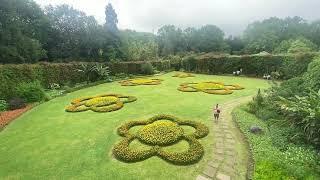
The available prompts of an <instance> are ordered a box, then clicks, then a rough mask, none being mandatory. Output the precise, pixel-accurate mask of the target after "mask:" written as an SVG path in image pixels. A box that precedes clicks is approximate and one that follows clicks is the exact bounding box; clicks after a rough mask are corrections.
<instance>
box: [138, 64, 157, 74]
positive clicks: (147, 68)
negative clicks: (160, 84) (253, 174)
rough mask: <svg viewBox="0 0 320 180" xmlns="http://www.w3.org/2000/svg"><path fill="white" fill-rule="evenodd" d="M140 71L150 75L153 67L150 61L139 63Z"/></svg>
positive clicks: (152, 72)
mask: <svg viewBox="0 0 320 180" xmlns="http://www.w3.org/2000/svg"><path fill="white" fill-rule="evenodd" d="M141 73H142V74H147V75H151V74H154V68H153V66H152V64H151V63H150V62H146V63H144V64H142V65H141Z"/></svg>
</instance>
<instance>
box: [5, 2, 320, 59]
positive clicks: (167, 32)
mask: <svg viewBox="0 0 320 180" xmlns="http://www.w3.org/2000/svg"><path fill="white" fill-rule="evenodd" d="M105 14H106V21H105V24H103V25H100V24H98V22H97V20H96V19H95V18H94V17H93V16H87V15H86V14H85V13H84V12H82V11H79V10H77V9H74V8H73V7H71V6H68V5H59V6H55V7H53V6H47V7H45V8H44V9H41V8H40V6H39V5H38V4H36V3H35V2H34V1H33V0H1V3H0V63H35V62H38V61H48V62H69V61H71V60H72V61H74V60H79V61H98V62H108V61H147V60H148V61H151V60H156V59H159V57H160V58H161V57H166V56H169V55H177V54H184V53H186V52H196V53H199V52H217V53H228V54H229V53H230V54H254V53H260V52H263V51H266V52H269V53H277V54H278V53H288V52H289V53H298V52H310V51H317V50H318V47H319V45H320V21H314V22H312V23H309V22H307V21H306V20H304V19H302V18H300V17H288V18H285V19H279V18H275V17H274V18H269V19H266V20H263V21H257V22H254V23H252V24H250V25H248V27H247V29H246V30H245V31H244V33H243V35H242V36H239V37H232V36H230V37H227V38H226V37H225V34H224V32H223V31H222V30H221V29H220V28H218V27H217V26H215V25H205V26H203V27H200V28H193V27H190V28H186V29H180V28H177V27H175V26H174V25H165V26H163V27H161V28H160V29H159V30H158V32H157V34H152V33H142V32H135V31H131V30H119V29H118V28H117V23H118V19H117V14H116V11H115V10H114V9H113V7H112V5H111V4H108V5H107V6H106V9H105Z"/></svg>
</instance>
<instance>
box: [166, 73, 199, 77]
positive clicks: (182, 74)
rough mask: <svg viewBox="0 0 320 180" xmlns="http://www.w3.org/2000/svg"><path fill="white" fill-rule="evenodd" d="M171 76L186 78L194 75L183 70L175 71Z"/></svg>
mask: <svg viewBox="0 0 320 180" xmlns="http://www.w3.org/2000/svg"><path fill="white" fill-rule="evenodd" d="M172 77H178V78H188V77H195V76H194V75H193V74H190V73H185V72H177V73H176V74H175V75H173V76H172Z"/></svg>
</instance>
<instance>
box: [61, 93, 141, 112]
mask: <svg viewBox="0 0 320 180" xmlns="http://www.w3.org/2000/svg"><path fill="white" fill-rule="evenodd" d="M136 100H137V98H136V97H134V96H122V95H119V94H105V95H100V96H92V97H84V98H80V99H75V100H73V101H72V102H71V105H70V106H67V107H66V111H67V112H83V111H88V110H92V111H94V112H112V111H116V110H119V109H121V108H122V107H123V106H124V103H130V102H134V101H136Z"/></svg>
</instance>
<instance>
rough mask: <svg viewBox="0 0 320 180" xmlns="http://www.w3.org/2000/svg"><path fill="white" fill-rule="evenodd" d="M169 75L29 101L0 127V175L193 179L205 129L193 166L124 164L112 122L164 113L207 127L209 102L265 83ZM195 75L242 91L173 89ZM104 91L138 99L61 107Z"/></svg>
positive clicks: (209, 140) (209, 143) (209, 141)
mask: <svg viewBox="0 0 320 180" xmlns="http://www.w3.org/2000/svg"><path fill="white" fill-rule="evenodd" d="M172 75H174V73H168V74H165V75H162V76H157V77H156V78H160V79H163V80H164V81H162V82H161V84H160V85H156V86H146V85H144V86H133V87H124V86H121V85H120V84H119V83H117V82H114V83H108V84H102V85H98V86H95V87H91V88H87V89H83V90H80V91H76V92H73V93H71V94H68V95H66V96H63V97H58V98H56V99H53V100H51V101H49V102H46V103H43V104H41V105H39V106H37V107H35V108H34V109H32V110H31V111H29V112H27V113H26V114H24V115H23V116H22V117H20V118H19V119H17V120H15V121H14V122H13V123H11V124H10V125H9V126H8V127H7V128H5V129H4V130H3V131H2V132H0V144H1V146H0V179H3V178H4V179H6V178H7V179H20V178H24V179H48V178H49V179H60V178H63V179H67V178H74V179H79V178H86V179H98V178H102V179H195V177H196V176H197V175H198V174H199V173H200V172H201V171H202V170H203V168H204V166H205V165H206V163H207V162H208V161H209V160H210V159H211V158H212V150H213V143H214V139H213V133H212V132H210V133H209V135H208V136H207V137H205V138H203V139H199V141H200V142H201V144H202V145H203V146H204V149H205V155H204V157H203V159H202V160H201V161H200V162H199V163H197V164H194V165H189V166H176V165H172V164H169V163H167V162H165V161H163V160H162V159H160V158H158V157H152V158H150V159H148V160H145V161H142V162H138V163H131V164H128V163H123V162H120V161H118V160H116V159H115V158H113V156H112V147H113V145H114V144H115V143H116V142H118V141H119V140H120V139H121V137H120V136H119V135H117V127H119V126H121V125H122V124H123V123H124V122H127V121H131V120H145V119H147V118H149V117H152V116H154V115H157V114H171V115H174V116H177V117H180V118H183V119H189V120H194V121H200V122H202V123H204V124H206V125H207V126H208V127H209V128H210V127H212V125H213V123H212V115H211V113H212V110H211V109H212V106H213V104H216V103H223V102H226V101H228V100H231V99H235V98H239V97H242V96H248V95H252V94H255V93H256V92H257V89H258V88H267V87H269V85H268V83H267V82H266V81H264V80H258V79H253V78H241V77H232V76H230V77H228V76H226V77H224V76H210V75H196V77H194V78H187V79H180V78H174V77H171V76H172ZM202 81H218V82H225V83H228V84H239V85H241V86H243V87H245V88H246V89H244V90H240V91H235V92H234V93H233V94H231V95H225V96H224V95H211V94H206V93H202V92H194V93H188V92H180V91H178V90H177V88H178V86H179V85H180V84H181V83H184V82H202ZM106 93H120V94H122V95H130V96H135V97H137V98H138V100H137V101H136V102H132V103H129V104H126V105H125V106H124V107H123V108H122V109H120V110H118V111H115V112H111V113H96V112H92V111H86V112H81V113H68V112H65V107H66V106H67V105H69V104H70V101H71V100H73V99H75V98H79V97H83V96H94V95H100V94H106ZM222 110H223V107H222ZM188 131H192V129H189V130H188ZM132 146H136V144H133V145H132ZM186 147H188V144H186V143H185V142H181V143H179V144H177V145H175V147H174V146H173V147H169V148H168V149H171V150H173V151H177V152H178V151H183V150H184V149H185V148H186Z"/></svg>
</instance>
